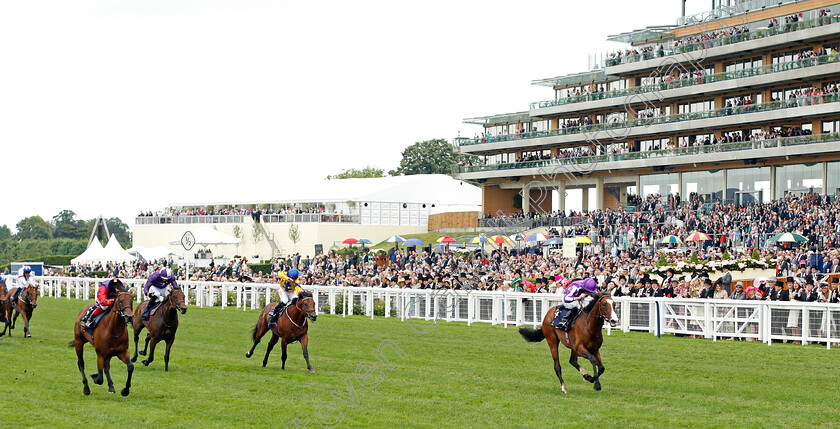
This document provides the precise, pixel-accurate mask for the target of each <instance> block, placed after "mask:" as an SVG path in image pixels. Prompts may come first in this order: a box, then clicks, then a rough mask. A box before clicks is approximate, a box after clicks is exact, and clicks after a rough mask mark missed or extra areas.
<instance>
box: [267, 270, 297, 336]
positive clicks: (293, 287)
mask: <svg viewBox="0 0 840 429" xmlns="http://www.w3.org/2000/svg"><path fill="white" fill-rule="evenodd" d="M299 275H300V273H299V272H298V270H296V269H294V268H292V269H291V270H289V273H288V274H283V273H277V278H279V279H280V286H281V287H282V289H281V290H279V291H277V293H278V294H279V295H280V302H278V303H277V305H276V306H274V308H273V309H271V313H269V315H268V327H269V328H273V327H275V326H277V319H278V318H280V313H281V312H282V310H283V307H285V306H286V304H288V303H290V302H292V301H293V300H294V299H295V298H297V297H298V294H299V293H300V292H301V288H300V284H298V276H299Z"/></svg>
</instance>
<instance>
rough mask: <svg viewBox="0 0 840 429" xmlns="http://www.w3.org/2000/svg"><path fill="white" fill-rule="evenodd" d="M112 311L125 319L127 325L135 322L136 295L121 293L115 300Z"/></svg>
mask: <svg viewBox="0 0 840 429" xmlns="http://www.w3.org/2000/svg"><path fill="white" fill-rule="evenodd" d="M111 308H112V309H116V312H117V314H119V315H120V316H122V317H123V319H125V322H126V323H133V322H134V295H133V294H132V293H131V292H120V293H119V294H118V295H117V297H116V298H115V299H114V304H113V305H111Z"/></svg>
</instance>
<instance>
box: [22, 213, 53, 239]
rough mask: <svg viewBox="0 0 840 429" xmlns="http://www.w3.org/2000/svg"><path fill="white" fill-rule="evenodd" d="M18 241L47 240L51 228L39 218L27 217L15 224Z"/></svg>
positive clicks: (49, 237)
mask: <svg viewBox="0 0 840 429" xmlns="http://www.w3.org/2000/svg"><path fill="white" fill-rule="evenodd" d="M16 226H17V230H18V233H17V239H18V240H49V239H51V238H52V226H50V224H49V223H48V222H47V221H45V220H44V219H43V218H42V217H41V216H29V217H27V218H24V219H22V220H21V221H20V222H18V223H17V225H16Z"/></svg>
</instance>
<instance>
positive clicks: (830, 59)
mask: <svg viewBox="0 0 840 429" xmlns="http://www.w3.org/2000/svg"><path fill="white" fill-rule="evenodd" d="M836 62H840V52H835V53H832V54H830V55H822V56H819V57H816V58H803V59H801V60H795V61H789V62H784V63H779V64H768V65H765V66H760V67H752V68H748V69H744V70H738V71H731V72H723V73H715V74H711V75H706V76H700V77H689V78H685V79H680V80H674V81H670V82H661V83H656V84H652V85H643V86H636V87H633V88H627V89H619V90H614V91H608V92H596V93H592V94H586V95H580V96H575V97H564V98H560V99H557V100H548V101H538V102H534V103H531V105H530V107H531V109H543V108H546V107H554V106H563V105H566V104H573V103H581V102H585V101H595V100H606V99H609V98H616V97H629V96H631V95H636V94H644V93H650V92H656V91H665V90H668V89H676V88H685V87H689V86H696V85H703V84H707V83H714V82H722V81H726V80H732V79H741V78H747V77H753V76H761V75H766V74H772V73H777V72H783V71H789V70H798V69H803V68H808V67H814V66H819V65H823V64H831V63H836ZM628 101H635V104H639V103H642V102H650V101H653V100H650V99H648V98H639V99H638V100H628ZM628 104H629V103H628Z"/></svg>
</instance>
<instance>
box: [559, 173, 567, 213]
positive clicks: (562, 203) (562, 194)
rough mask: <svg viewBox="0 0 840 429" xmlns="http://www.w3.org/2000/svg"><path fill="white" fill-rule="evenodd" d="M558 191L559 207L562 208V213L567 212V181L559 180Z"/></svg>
mask: <svg viewBox="0 0 840 429" xmlns="http://www.w3.org/2000/svg"><path fill="white" fill-rule="evenodd" d="M557 193H558V194H559V195H558V197H557V199H558V207H557V209H558V210H560V212H561V213H565V212H566V181H564V180H559V181H558V182H557Z"/></svg>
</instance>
